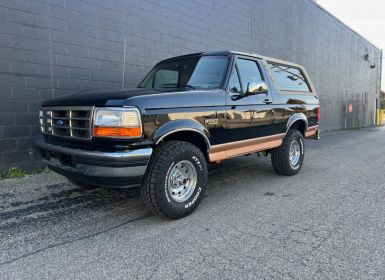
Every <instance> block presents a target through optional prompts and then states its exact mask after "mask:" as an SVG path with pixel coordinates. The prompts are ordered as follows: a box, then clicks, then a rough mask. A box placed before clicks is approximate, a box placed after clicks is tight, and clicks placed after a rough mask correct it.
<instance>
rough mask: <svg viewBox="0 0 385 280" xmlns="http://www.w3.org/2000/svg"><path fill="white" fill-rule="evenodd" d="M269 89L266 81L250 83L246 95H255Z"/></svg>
mask: <svg viewBox="0 0 385 280" xmlns="http://www.w3.org/2000/svg"><path fill="white" fill-rule="evenodd" d="M268 91H269V89H268V88H267V85H266V84H265V83H264V82H261V83H248V84H247V91H246V95H255V94H261V93H266V92H268Z"/></svg>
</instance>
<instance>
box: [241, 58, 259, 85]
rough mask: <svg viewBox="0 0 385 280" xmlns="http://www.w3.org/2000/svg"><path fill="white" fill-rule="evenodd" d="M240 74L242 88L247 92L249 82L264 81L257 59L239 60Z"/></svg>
mask: <svg viewBox="0 0 385 280" xmlns="http://www.w3.org/2000/svg"><path fill="white" fill-rule="evenodd" d="M237 65H238V70H239V75H240V77H241V83H242V89H243V91H244V92H245V91H246V90H247V85H248V84H249V83H257V84H258V83H261V82H263V78H262V74H261V71H260V70H259V67H258V65H257V62H256V61H253V60H247V59H238V60H237Z"/></svg>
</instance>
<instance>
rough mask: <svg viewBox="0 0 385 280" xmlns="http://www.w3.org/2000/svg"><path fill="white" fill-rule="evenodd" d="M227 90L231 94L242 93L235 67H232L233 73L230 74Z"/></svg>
mask: <svg viewBox="0 0 385 280" xmlns="http://www.w3.org/2000/svg"><path fill="white" fill-rule="evenodd" d="M229 89H230V92H232V93H240V92H241V91H242V89H241V83H240V81H239V77H238V72H237V68H236V67H235V66H234V67H233V72H232V73H231V77H230V81H229Z"/></svg>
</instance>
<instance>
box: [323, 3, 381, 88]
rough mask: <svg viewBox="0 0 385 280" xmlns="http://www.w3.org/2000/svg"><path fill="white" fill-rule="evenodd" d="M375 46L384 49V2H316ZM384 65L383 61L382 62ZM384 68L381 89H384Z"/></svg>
mask: <svg viewBox="0 0 385 280" xmlns="http://www.w3.org/2000/svg"><path fill="white" fill-rule="evenodd" d="M316 2H317V3H318V4H319V5H321V6H322V7H324V8H325V9H326V10H328V11H329V12H331V13H332V14H333V15H335V16H336V17H337V18H339V19H340V20H341V21H342V22H344V23H345V24H347V25H348V26H349V27H351V28H353V29H354V30H355V31H357V32H358V33H360V34H361V35H362V36H364V37H365V38H366V39H368V40H369V41H370V42H372V43H373V44H374V45H375V46H377V47H378V48H380V49H385V0H316ZM382 62H383V64H384V60H383V61H382ZM384 72H385V67H383V71H382V89H383V90H384V89H385V73H384Z"/></svg>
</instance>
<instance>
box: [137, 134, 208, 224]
mask: <svg viewBox="0 0 385 280" xmlns="http://www.w3.org/2000/svg"><path fill="white" fill-rule="evenodd" d="M183 162H184V163H187V165H188V166H190V168H191V169H194V168H195V171H196V172H195V173H194V175H195V177H194V179H195V178H196V179H195V181H194V182H196V184H191V185H195V187H194V188H192V187H189V188H188V189H190V190H191V191H190V193H191V194H189V196H187V195H186V200H185V201H176V200H175V199H174V198H173V196H174V195H178V194H175V193H171V190H170V188H171V187H170V181H172V178H175V177H171V175H172V174H174V173H173V172H174V170H175V168H177V169H178V166H179V167H180V166H182V168H184V166H183V165H184V164H183ZM178 170H179V169H178ZM186 173H187V172H186ZM178 178H180V177H178ZM187 182H189V180H187ZM206 186H207V163H206V159H205V157H204V155H203V153H202V151H201V150H200V149H199V148H198V147H196V146H195V145H193V144H191V143H188V142H183V141H169V142H165V143H162V144H161V145H160V146H158V147H157V148H156V150H155V152H154V154H153V155H152V157H151V160H150V163H149V165H148V168H147V171H146V175H145V177H144V182H143V185H142V187H141V193H142V197H143V200H144V203H145V204H146V206H147V207H148V209H149V210H150V211H151V212H152V213H154V214H156V215H160V216H162V217H165V218H169V219H179V218H183V217H185V216H187V215H189V214H191V213H192V212H193V211H194V210H195V208H197V207H198V205H199V203H200V202H201V200H202V197H203V194H204V191H205V190H206ZM181 188H185V187H183V186H182V187H181ZM179 194H180V192H179Z"/></svg>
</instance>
